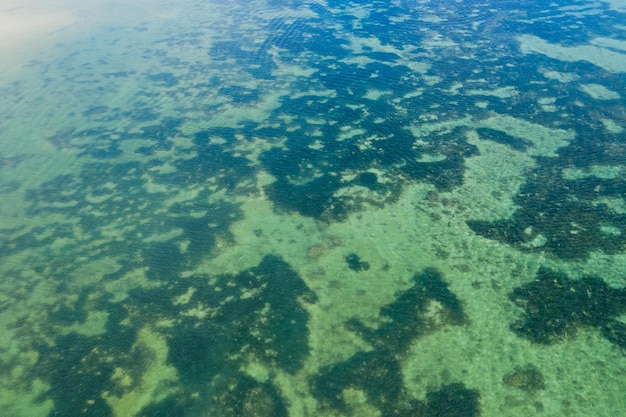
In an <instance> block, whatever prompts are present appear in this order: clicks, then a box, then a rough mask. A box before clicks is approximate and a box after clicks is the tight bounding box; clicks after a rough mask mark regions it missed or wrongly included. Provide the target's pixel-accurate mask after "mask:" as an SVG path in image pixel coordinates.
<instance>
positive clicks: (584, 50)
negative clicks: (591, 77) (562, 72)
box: [517, 35, 626, 73]
mask: <svg viewBox="0 0 626 417" xmlns="http://www.w3.org/2000/svg"><path fill="white" fill-rule="evenodd" d="M517 40H518V41H519V43H520V50H521V51H522V53H524V54H541V55H546V56H549V57H550V58H554V59H558V60H560V61H566V62H576V61H586V62H590V63H592V64H594V65H597V66H599V67H601V68H604V69H605V70H607V71H609V72H615V73H619V72H626V54H623V53H619V52H616V51H614V50H611V49H607V48H603V47H599V46H595V45H580V46H560V45H555V44H551V43H549V42H547V41H545V40H543V39H541V38H540V37H538V36H534V35H521V36H518V37H517ZM592 42H593V41H592Z"/></svg>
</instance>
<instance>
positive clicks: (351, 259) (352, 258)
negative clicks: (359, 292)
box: [345, 253, 370, 272]
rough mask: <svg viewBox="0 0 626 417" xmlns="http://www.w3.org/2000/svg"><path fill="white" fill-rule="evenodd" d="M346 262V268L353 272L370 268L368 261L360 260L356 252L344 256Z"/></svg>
mask: <svg viewBox="0 0 626 417" xmlns="http://www.w3.org/2000/svg"><path fill="white" fill-rule="evenodd" d="M345 259H346V263H347V264H348V268H350V269H351V270H353V271H354V272H361V271H367V270H368V269H370V264H369V262H365V261H362V260H361V258H360V257H359V255H357V254H356V253H351V254H350V255H348V256H346V258H345Z"/></svg>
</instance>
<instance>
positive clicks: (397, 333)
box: [311, 269, 480, 417]
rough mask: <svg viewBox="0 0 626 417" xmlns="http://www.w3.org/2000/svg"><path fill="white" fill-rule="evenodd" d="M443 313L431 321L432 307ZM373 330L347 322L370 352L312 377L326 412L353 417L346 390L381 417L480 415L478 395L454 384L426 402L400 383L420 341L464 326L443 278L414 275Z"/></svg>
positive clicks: (463, 317) (427, 272) (433, 393)
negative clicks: (362, 398) (364, 400)
mask: <svg viewBox="0 0 626 417" xmlns="http://www.w3.org/2000/svg"><path fill="white" fill-rule="evenodd" d="M433 302H434V303H438V304H439V305H440V306H441V308H440V311H439V312H438V313H437V316H436V317H434V316H431V315H429V310H428V309H429V306H430V305H431V303H433ZM378 321H379V323H378V326H377V327H370V326H368V325H366V324H364V323H362V322H361V321H359V320H356V319H354V320H351V321H350V322H348V323H347V325H348V328H349V329H350V330H352V331H353V332H355V333H356V334H357V335H358V336H359V337H360V338H362V339H363V340H365V341H366V342H367V343H368V344H369V345H370V346H371V350H369V351H365V352H358V353H356V354H355V355H353V356H352V357H351V358H349V359H347V360H345V361H343V362H339V363H336V364H334V365H331V366H327V367H324V368H322V369H321V370H320V372H319V374H318V375H316V376H314V377H312V379H311V385H312V391H313V395H314V396H315V397H316V398H318V399H319V401H320V402H321V403H322V404H323V405H324V407H326V408H328V409H332V410H338V411H339V412H341V413H345V414H346V415H355V414H354V411H353V410H351V406H350V404H348V403H347V402H346V401H345V399H344V394H343V393H344V391H345V390H347V389H357V390H361V391H363V392H364V393H365V395H366V396H367V401H368V403H369V404H370V405H372V406H374V407H375V408H376V409H378V410H380V412H381V415H384V416H407V417H408V416H413V417H422V416H423V417H427V416H443V417H448V416H450V417H452V416H460V417H473V416H478V415H479V414H480V407H479V399H480V394H479V392H478V391H477V390H473V389H469V388H467V387H466V386H465V385H464V384H463V383H460V382H456V383H451V384H447V385H444V386H441V387H439V388H437V389H432V390H431V391H430V392H429V393H428V394H427V396H426V398H425V399H424V400H418V399H415V398H413V397H412V396H410V395H409V392H408V390H407V389H406V387H405V385H404V381H403V374H402V370H401V361H402V358H403V357H404V356H405V355H406V354H407V351H408V349H409V347H410V345H411V343H413V342H414V341H415V340H416V339H418V338H419V337H420V336H423V335H426V334H429V333H432V332H435V331H437V330H440V329H441V328H443V327H445V326H462V325H466V324H468V318H467V317H466V315H465V313H464V312H463V308H462V304H461V302H460V300H459V299H458V298H457V297H456V296H455V295H454V294H453V293H452V292H450V290H449V289H448V286H447V284H446V283H445V281H444V280H443V277H442V276H441V274H440V273H439V272H438V271H437V270H435V269H426V270H424V271H422V272H421V273H417V274H415V276H414V277H413V280H412V285H411V287H409V288H408V289H406V290H404V291H402V292H400V293H398V294H397V296H396V299H395V300H394V301H393V302H392V303H390V304H388V305H385V306H383V307H382V308H381V310H380V314H379V320H378Z"/></svg>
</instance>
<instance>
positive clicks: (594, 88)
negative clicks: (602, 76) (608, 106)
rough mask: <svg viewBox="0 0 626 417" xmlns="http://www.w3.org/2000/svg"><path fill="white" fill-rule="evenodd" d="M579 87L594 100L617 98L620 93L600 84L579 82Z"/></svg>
mask: <svg viewBox="0 0 626 417" xmlns="http://www.w3.org/2000/svg"><path fill="white" fill-rule="evenodd" d="M580 89H581V90H582V91H583V92H584V93H586V94H588V95H590V96H591V97H592V98H594V99H596V100H617V99H619V98H620V95H619V94H618V93H617V92H616V91H613V90H609V89H608V88H606V87H605V86H603V85H600V84H581V86H580Z"/></svg>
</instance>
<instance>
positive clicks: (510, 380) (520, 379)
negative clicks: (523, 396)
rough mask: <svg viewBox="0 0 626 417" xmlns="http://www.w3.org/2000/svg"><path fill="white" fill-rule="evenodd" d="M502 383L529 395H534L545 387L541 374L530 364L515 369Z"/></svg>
mask: <svg viewBox="0 0 626 417" xmlns="http://www.w3.org/2000/svg"><path fill="white" fill-rule="evenodd" d="M502 382H504V383H505V384H506V385H508V386H510V387H514V388H517V389H520V390H522V391H525V392H527V393H529V394H534V393H535V392H537V391H541V390H543V389H545V387H546V383H545V379H544V377H543V374H542V373H541V371H539V369H537V367H536V366H534V365H532V364H528V365H526V366H524V367H517V368H515V369H514V370H513V372H511V373H508V374H506V375H505V376H504V377H503V378H502Z"/></svg>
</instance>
